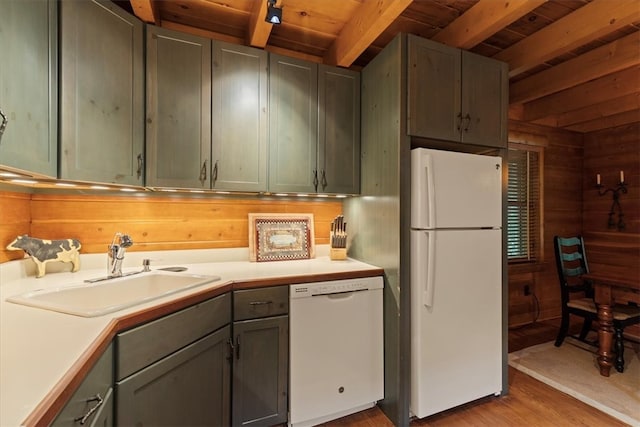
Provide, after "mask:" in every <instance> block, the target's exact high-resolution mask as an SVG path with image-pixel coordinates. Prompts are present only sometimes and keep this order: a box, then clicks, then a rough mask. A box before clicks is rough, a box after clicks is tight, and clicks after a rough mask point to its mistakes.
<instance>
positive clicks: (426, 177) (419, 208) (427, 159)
mask: <svg viewBox="0 0 640 427" xmlns="http://www.w3.org/2000/svg"><path fill="white" fill-rule="evenodd" d="M411 170H412V172H411V173H412V174H413V177H412V180H411V200H412V208H411V210H412V212H411V216H412V218H411V223H412V224H411V225H412V227H414V228H427V229H433V228H436V224H435V219H436V214H435V183H434V179H435V176H434V173H433V156H432V155H431V154H430V153H428V152H425V151H417V152H416V154H415V155H413V156H412V157H411Z"/></svg>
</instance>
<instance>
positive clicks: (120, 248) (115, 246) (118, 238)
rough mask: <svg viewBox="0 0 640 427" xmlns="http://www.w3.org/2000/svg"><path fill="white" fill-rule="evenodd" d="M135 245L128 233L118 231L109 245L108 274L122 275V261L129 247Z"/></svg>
mask: <svg viewBox="0 0 640 427" xmlns="http://www.w3.org/2000/svg"><path fill="white" fill-rule="evenodd" d="M131 245H133V240H131V237H129V235H128V234H123V233H116V234H115V236H113V241H112V242H111V244H110V245H109V251H108V253H107V254H108V255H109V259H108V264H107V275H108V276H109V277H121V276H122V261H123V260H124V253H125V252H126V251H127V248H128V247H130V246H131Z"/></svg>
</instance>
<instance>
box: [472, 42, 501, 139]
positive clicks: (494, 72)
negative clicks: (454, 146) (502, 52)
mask: <svg viewBox="0 0 640 427" xmlns="http://www.w3.org/2000/svg"><path fill="white" fill-rule="evenodd" d="M462 65H463V73H462V93H463V94H464V96H463V97H462V112H463V125H464V126H463V128H462V142H466V143H469V144H474V145H485V146H489V147H504V148H506V147H507V140H508V136H507V135H508V112H509V66H508V65H507V64H506V63H504V62H500V61H496V60H495V59H491V58H487V57H486V56H481V55H476V54H475V53H471V52H466V51H462Z"/></svg>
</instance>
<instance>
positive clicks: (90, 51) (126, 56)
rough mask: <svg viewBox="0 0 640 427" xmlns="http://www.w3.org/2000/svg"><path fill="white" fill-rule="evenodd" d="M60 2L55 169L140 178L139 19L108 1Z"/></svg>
mask: <svg viewBox="0 0 640 427" xmlns="http://www.w3.org/2000/svg"><path fill="white" fill-rule="evenodd" d="M60 7H61V16H60V20H61V21H60V22H61V24H60V25H61V41H60V51H61V88H60V97H61V108H60V138H61V141H60V156H61V158H60V163H61V165H60V177H61V178H67V179H78V180H86V181H100V182H108V183H116V184H133V185H142V183H143V164H142V163H143V162H142V160H143V158H142V156H143V145H144V128H143V109H144V70H143V56H142V55H143V45H142V30H143V27H142V23H141V22H140V21H139V20H138V19H137V18H135V17H134V16H132V15H129V14H128V13H126V12H125V11H123V10H122V9H121V8H120V7H118V6H116V5H115V4H114V3H111V2H106V1H98V0H91V1H63V2H61V4H60Z"/></svg>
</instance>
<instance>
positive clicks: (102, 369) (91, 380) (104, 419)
mask: <svg viewBox="0 0 640 427" xmlns="http://www.w3.org/2000/svg"><path fill="white" fill-rule="evenodd" d="M112 385H113V345H109V347H108V348H107V350H105V352H104V353H103V354H102V356H100V358H99V359H98V361H97V362H96V364H95V365H94V366H93V367H92V368H91V371H89V373H88V374H87V376H86V377H85V379H84V380H83V381H82V383H81V384H80V386H79V387H78V389H77V390H76V391H75V392H74V393H73V395H72V396H71V398H70V399H69V401H68V402H67V404H66V405H65V407H64V408H63V409H62V410H61V411H60V413H59V414H58V416H57V417H56V419H55V420H54V421H53V423H52V425H53V426H69V427H71V426H78V425H80V424H85V423H88V424H87V425H91V426H93V425H101V424H102V425H113V399H112V396H111V394H112ZM80 421H82V423H80Z"/></svg>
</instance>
